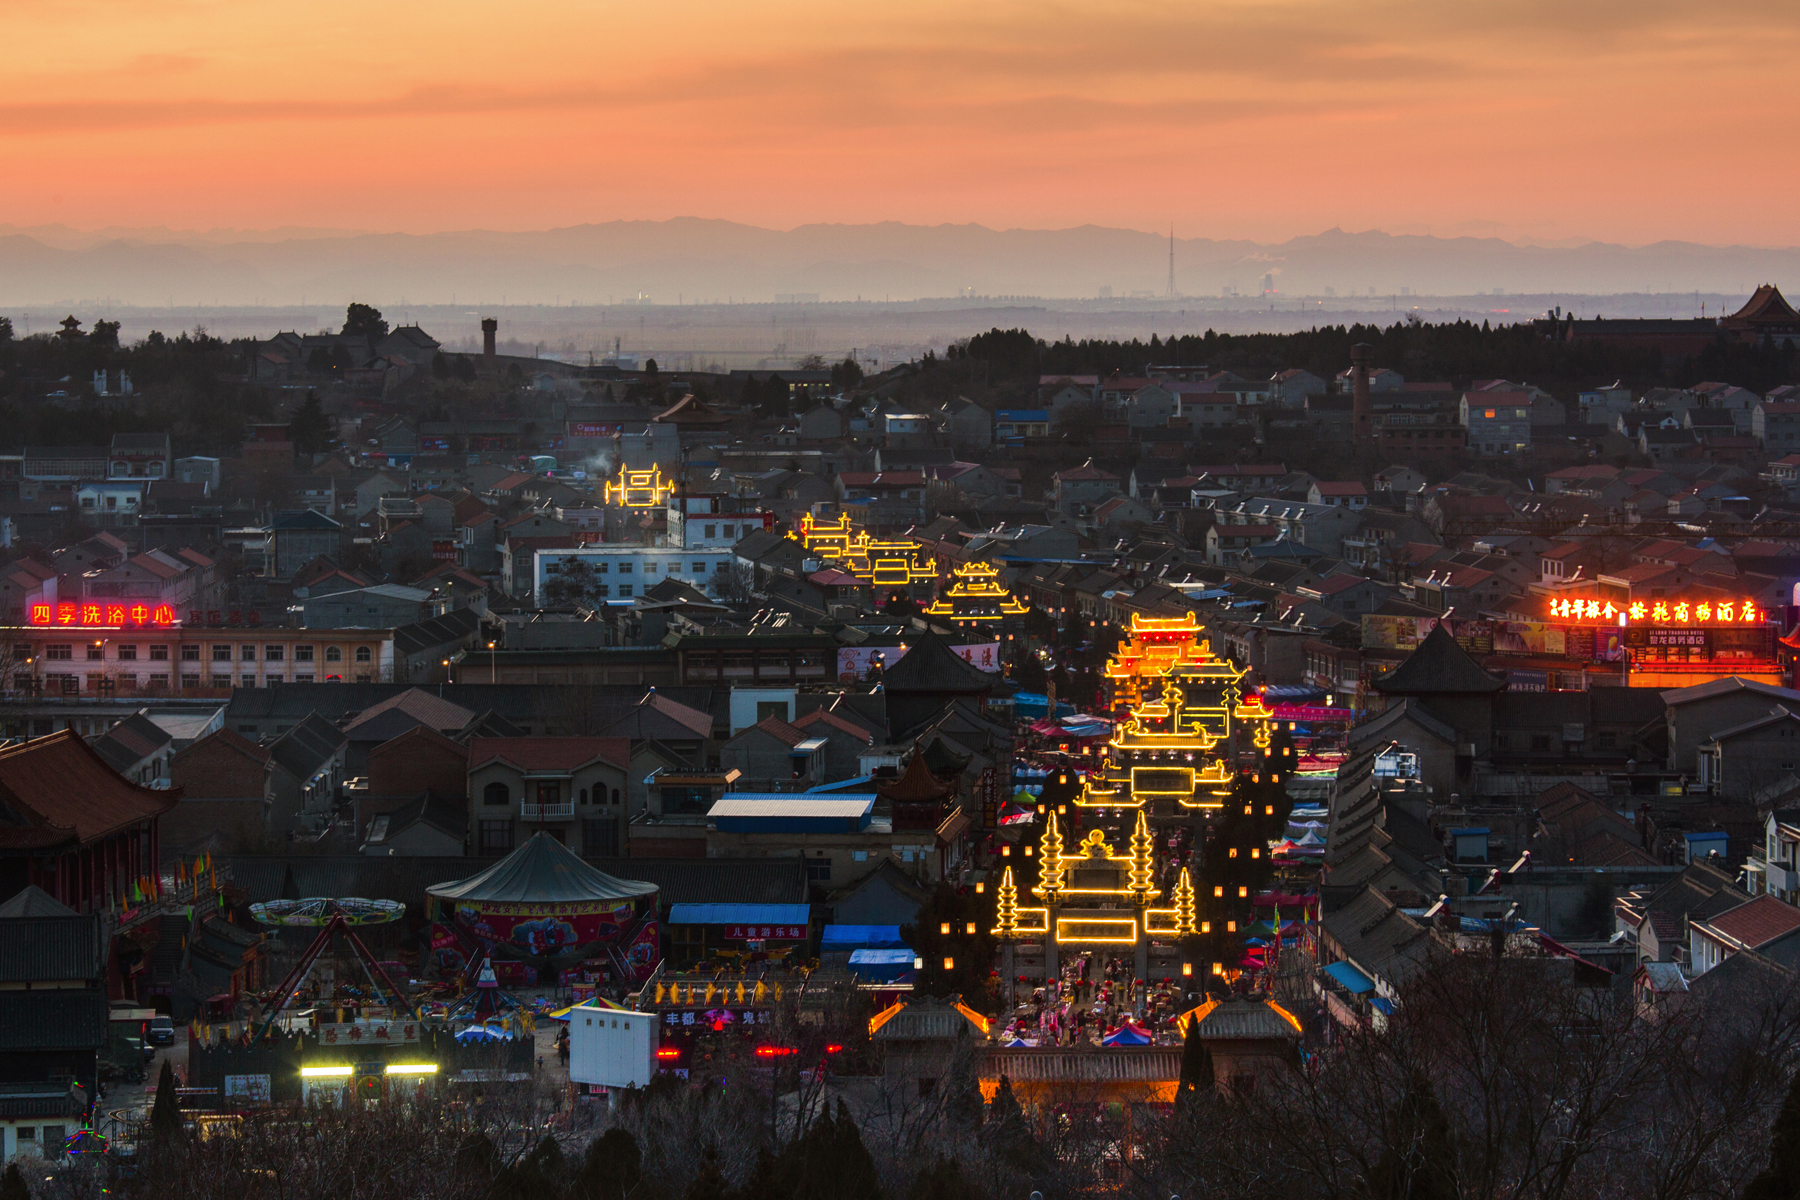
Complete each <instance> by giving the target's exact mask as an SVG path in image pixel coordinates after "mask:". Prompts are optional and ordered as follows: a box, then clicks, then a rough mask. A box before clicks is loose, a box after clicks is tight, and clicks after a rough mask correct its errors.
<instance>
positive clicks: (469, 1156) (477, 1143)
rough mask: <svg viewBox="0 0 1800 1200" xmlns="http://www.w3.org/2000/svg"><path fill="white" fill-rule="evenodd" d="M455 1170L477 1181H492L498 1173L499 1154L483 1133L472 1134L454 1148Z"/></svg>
mask: <svg viewBox="0 0 1800 1200" xmlns="http://www.w3.org/2000/svg"><path fill="white" fill-rule="evenodd" d="M456 1169H457V1171H458V1172H460V1173H461V1174H463V1175H468V1176H473V1177H474V1178H477V1179H492V1178H493V1177H494V1176H495V1175H497V1174H499V1172H500V1152H499V1151H498V1150H496V1149H495V1148H494V1143H493V1141H492V1140H491V1139H490V1138H489V1137H488V1136H487V1134H485V1133H472V1134H470V1135H469V1136H468V1137H467V1138H465V1139H463V1144H462V1145H461V1146H458V1147H457V1148H456Z"/></svg>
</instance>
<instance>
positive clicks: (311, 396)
mask: <svg viewBox="0 0 1800 1200" xmlns="http://www.w3.org/2000/svg"><path fill="white" fill-rule="evenodd" d="M288 440H289V441H290V442H292V443H294V453H295V454H323V453H325V451H326V450H328V449H329V448H330V447H331V418H330V417H328V416H326V415H325V409H324V408H323V407H322V406H321V405H320V404H319V394H318V393H317V392H314V391H311V390H308V391H307V393H306V399H305V400H304V401H302V402H301V404H300V407H299V409H298V410H296V411H295V413H294V417H293V420H291V421H289V422H288Z"/></svg>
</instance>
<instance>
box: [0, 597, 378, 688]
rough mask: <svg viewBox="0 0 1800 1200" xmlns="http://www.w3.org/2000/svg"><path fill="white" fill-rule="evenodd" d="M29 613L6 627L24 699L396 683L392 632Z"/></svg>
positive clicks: (244, 616)
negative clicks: (28, 696) (29, 696)
mask: <svg viewBox="0 0 1800 1200" xmlns="http://www.w3.org/2000/svg"><path fill="white" fill-rule="evenodd" d="M46 607H47V608H49V609H50V612H49V614H48V619H47V620H44V619H42V618H43V617H44V614H42V613H41V612H39V610H40V609H43V608H46ZM118 608H123V609H124V611H123V612H113V611H111V610H113V609H118ZM140 609H141V610H143V613H142V615H141V616H139V615H137V611H136V610H140ZM71 610H72V611H71ZM28 616H29V618H30V620H31V623H30V624H28V625H17V626H11V627H8V628H4V629H0V645H3V646H4V651H5V656H6V662H5V665H4V672H3V678H4V686H5V688H6V690H7V691H9V692H13V693H18V694H35V695H44V696H113V695H119V696H126V695H169V696H180V695H194V694H219V693H221V692H225V691H229V690H230V689H232V688H234V687H270V686H274V685H276V684H283V683H388V682H391V681H392V680H393V678H394V637H393V632H392V631H391V630H386V629H293V628H288V627H286V626H265V625H262V624H261V623H260V620H259V618H260V614H259V613H256V612H249V611H237V610H233V611H229V612H191V613H182V614H177V613H175V612H174V611H173V610H171V609H170V608H169V607H168V606H167V605H157V606H149V605H129V604H128V605H105V604H86V603H83V604H59V605H53V606H45V605H37V606H34V607H33V609H32V610H31V611H30V612H29V613H28ZM183 617H185V618H186V620H183V619H181V618H183ZM114 618H123V619H114Z"/></svg>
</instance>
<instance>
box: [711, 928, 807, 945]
mask: <svg viewBox="0 0 1800 1200" xmlns="http://www.w3.org/2000/svg"><path fill="white" fill-rule="evenodd" d="M725 936H726V937H728V938H743V939H745V940H754V939H758V938H781V939H785V940H787V941H792V942H797V941H800V940H801V939H802V938H804V937H805V936H806V926H804V925H727V926H725Z"/></svg>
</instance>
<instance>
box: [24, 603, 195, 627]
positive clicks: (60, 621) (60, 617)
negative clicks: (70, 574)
mask: <svg viewBox="0 0 1800 1200" xmlns="http://www.w3.org/2000/svg"><path fill="white" fill-rule="evenodd" d="M29 620H30V623H31V624H32V625H34V626H36V627H38V628H40V629H48V628H66V629H127V628H143V629H170V628H174V627H175V626H178V625H179V624H180V623H181V622H180V621H178V620H177V619H176V617H175V606H174V605H172V604H144V603H142V602H141V601H133V602H131V603H128V604H95V603H92V602H85V601H84V602H81V603H76V602H73V601H68V600H64V601H61V602H59V603H56V604H33V605H32V606H31V613H30V617H29Z"/></svg>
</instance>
